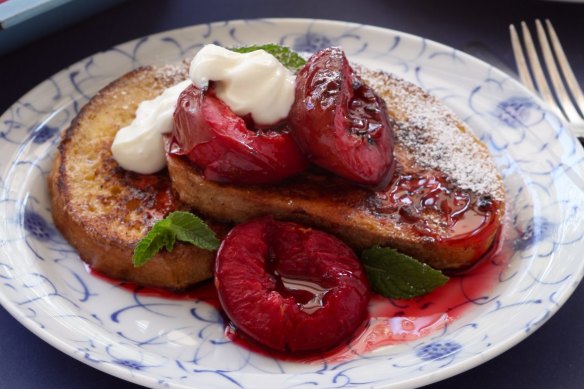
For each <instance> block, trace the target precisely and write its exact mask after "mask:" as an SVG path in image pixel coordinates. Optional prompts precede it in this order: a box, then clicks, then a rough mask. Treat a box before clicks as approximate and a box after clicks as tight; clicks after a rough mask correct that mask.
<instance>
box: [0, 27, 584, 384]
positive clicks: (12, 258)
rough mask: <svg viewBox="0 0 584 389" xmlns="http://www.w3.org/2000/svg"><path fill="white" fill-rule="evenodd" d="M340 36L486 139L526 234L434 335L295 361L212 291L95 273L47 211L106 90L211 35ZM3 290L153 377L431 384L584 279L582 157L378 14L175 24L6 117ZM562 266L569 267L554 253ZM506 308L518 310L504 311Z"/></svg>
mask: <svg viewBox="0 0 584 389" xmlns="http://www.w3.org/2000/svg"><path fill="white" fill-rule="evenodd" d="M211 42H213V43H218V44H221V45H225V46H235V45H241V44H249V43H267V42H279V43H282V44H286V45H289V46H291V47H293V48H294V49H297V50H301V51H313V50H317V49H320V48H322V47H324V46H329V45H340V46H342V47H343V48H344V49H345V51H346V52H347V54H348V56H349V57H350V58H351V60H353V61H355V62H359V63H362V64H364V65H367V66H370V67H374V68H381V69H385V70H387V71H392V72H395V73H397V74H398V75H400V76H402V77H403V78H405V79H407V80H410V81H412V82H414V83H416V84H418V85H420V86H422V87H424V88H426V89H427V90H428V91H430V92H431V93H433V94H434V95H435V96H437V97H438V98H439V99H441V100H443V101H444V102H445V103H446V104H447V105H448V106H450V107H451V108H452V110H453V111H455V112H456V113H457V114H458V115H459V116H460V117H462V118H463V119H464V120H465V121H466V123H467V124H469V126H470V127H471V128H472V129H473V131H474V132H475V133H476V135H477V136H478V137H480V138H481V139H482V140H483V141H484V142H485V143H486V144H487V145H488V147H489V148H490V150H491V152H492V154H493V156H494V158H495V161H496V163H497V166H498V168H499V169H500V172H501V174H502V176H503V179H504V182H505V186H506V196H507V202H508V205H509V208H510V209H511V210H512V212H511V214H510V219H511V220H509V222H508V224H509V226H510V228H511V229H513V230H514V231H516V235H517V239H516V241H515V242H514V244H513V245H512V246H513V251H512V252H511V254H510V255H511V259H510V261H509V263H508V266H506V267H505V269H504V270H502V271H501V273H500V274H499V278H498V282H497V284H496V285H495V286H494V287H493V289H492V291H490V292H489V295H488V296H483V297H482V298H481V299H476V300H469V304H472V308H471V309H469V310H467V311H466V312H465V314H464V315H463V316H462V317H461V318H459V319H458V320H455V321H453V322H450V323H448V324H447V325H446V326H445V327H444V328H443V329H441V330H440V331H437V332H436V333H431V334H429V335H428V336H427V337H424V338H420V339H417V340H413V341H410V342H404V343H401V344H399V345H393V346H387V347H383V348H381V349H378V350H376V351H375V352H372V353H366V354H363V355H355V357H354V358H352V359H350V360H345V361H336V362H330V361H329V362H325V361H322V362H318V361H317V362H315V363H311V364H299V363H294V362H289V361H281V360H275V359H272V358H270V357H268V356H264V355H259V354H256V353H254V352H252V351H249V350H247V349H244V348H241V347H239V346H237V345H236V344H234V343H232V342H230V341H229V340H228V339H226V338H225V336H224V323H223V319H222V317H221V315H220V314H219V313H218V312H217V311H216V310H215V309H214V308H213V307H211V306H209V305H208V304H206V303H205V302H202V301H196V300H194V301H176V300H165V299H162V298H157V297H153V296H145V295H141V294H140V293H131V292H128V291H127V290H124V289H122V288H120V287H119V286H117V285H112V284H110V283H107V282H103V281H102V280H100V279H99V278H96V277H93V276H92V275H90V274H89V273H88V272H87V271H86V270H85V268H84V265H83V264H82V263H81V261H80V260H79V258H78V256H77V254H76V252H75V251H74V250H73V249H72V248H71V247H70V246H69V245H68V244H67V242H66V241H64V240H63V238H62V237H61V236H60V234H59V233H58V232H57V230H56V229H55V227H54V225H53V224H52V221H51V212H50V201H49V195H48V192H47V188H46V179H47V174H48V172H49V170H50V167H51V163H52V160H53V158H54V155H55V151H56V145H57V144H58V141H59V137H58V136H57V134H58V133H59V132H60V131H62V130H63V129H65V128H66V127H67V126H68V124H69V123H70V122H71V120H72V119H73V118H74V117H75V115H76V114H77V112H78V111H79V109H80V107H81V106H82V105H83V104H84V103H85V102H86V101H87V100H88V99H89V98H90V97H91V96H93V95H94V94H95V93H96V92H97V91H98V90H99V89H100V88H101V87H103V86H105V85H106V84H107V83H108V82H110V81H112V80H114V79H115V78H117V77H119V76H120V75H122V74H123V73H125V72H127V71H129V70H131V69H133V68H135V67H137V66H140V65H145V64H153V63H170V62H175V61H179V60H181V59H184V58H190V57H192V56H193V54H194V53H195V52H196V51H197V50H198V49H199V48H200V47H201V46H202V45H204V44H205V43H211ZM0 150H1V155H2V157H1V158H0V189H1V190H2V196H1V197H0V207H1V210H0V212H1V213H2V214H3V215H4V219H3V222H2V224H1V226H0V230H1V231H0V237H1V238H0V239H1V242H0V279H1V280H2V286H1V287H0V301H1V302H2V304H3V306H4V307H5V308H6V309H7V310H8V311H9V312H10V313H11V314H12V315H14V316H15V317H16V318H17V319H18V320H19V321H21V322H22V323H23V324H24V325H25V326H26V327H27V328H29V329H30V330H31V331H33V332H34V333H36V334H37V335H38V336H40V337H41V338H43V339H44V340H46V341H47V342H49V343H51V344H53V345H54V346H55V347H57V348H59V349H60V350H62V351H64V352H65V353H67V354H69V355H71V356H73V357H75V358H77V359H79V360H81V361H83V362H85V363H87V364H89V365H91V366H94V367H96V368H98V369H101V370H103V371H105V372H108V373H111V374H114V375H116V376H119V377H122V378H125V379H127V380H130V381H133V382H137V383H140V384H142V385H146V386H151V387H169V388H185V387H204V388H212V387H220V388H259V387H268V386H269V387H273V388H275V387H287V388H292V387H295V388H297V387H314V386H322V387H360V386H364V387H378V386H383V387H392V386H403V384H404V382H406V381H407V382H408V385H424V384H428V383H431V382H433V381H436V380H438V379H442V378H445V377H448V376H450V375H452V374H456V373H458V372H460V371H463V370H465V369H468V368H471V367H473V366H475V365H477V364H478V363H481V362H482V361H484V360H487V359H489V358H492V357H494V356H496V355H497V354H499V353H501V352H503V351H504V350H506V349H507V348H509V347H511V346H512V345H514V344H515V343H516V342H517V341H518V340H520V339H521V338H523V337H525V336H527V335H528V334H529V333H531V332H533V330H534V329H535V328H537V327H538V326H540V325H541V324H542V323H544V322H545V321H546V320H547V319H548V318H549V317H551V315H552V314H553V313H554V312H555V311H556V310H557V309H558V308H559V307H560V306H561V305H562V303H563V302H564V301H565V300H566V299H567V298H568V297H569V295H570V294H571V293H572V291H573V290H574V289H575V288H576V286H577V285H578V283H579V281H580V280H581V278H582V276H583V269H584V263H583V262H582V261H581V260H580V255H579V253H581V252H582V250H583V248H584V243H583V240H582V234H583V232H582V231H584V217H582V204H584V194H583V192H582V190H581V188H582V187H584V182H583V180H582V177H583V171H582V169H583V167H582V166H583V164H582V160H583V159H584V154H583V153H582V151H581V149H580V147H578V145H577V143H576V141H575V139H574V137H572V136H571V135H570V134H568V132H567V131H566V129H565V128H563V127H562V125H561V122H560V121H559V120H558V119H557V118H556V117H555V116H553V115H552V114H550V113H549V112H547V111H546V110H545V108H543V107H542V105H541V103H540V101H539V100H538V99H537V98H536V97H535V96H533V95H531V94H530V93H529V92H527V91H526V90H525V89H524V88H522V87H521V86H520V85H519V84H517V83H516V82H515V81H514V80H512V79H510V78H509V77H508V76H506V75H504V74H502V73H501V72H499V71H497V70H495V69H493V68H491V67H489V66H487V65H486V64H484V63H482V62H480V61H478V60H476V59H474V58H472V57H469V56H467V55H465V54H463V53H460V52H458V51H456V50H454V49H452V48H449V47H446V46H443V45H440V44H437V43H434V42H430V41H427V40H425V39H422V38H418V37H415V36H411V35H408V34H403V33H399V32H396V31H391V30H386V29H380V28H376V27H371V26H365V25H357V24H350V23H343V22H332V21H322V20H300V19H268V20H247V21H230V22H223V23H215V24H208V25H200V26H194V27H189V28H185V29H181V30H174V31H169V32H164V33H161V34H157V35H152V36H149V37H145V38H142V39H138V40H135V41H132V42H128V43H125V44H122V45H119V46H117V47H114V48H112V49H111V50H109V51H106V52H102V53H98V54H95V55H94V56H91V57H89V58H86V59H85V60H82V61H80V62H78V63H76V64H73V65H72V66H71V67H69V68H68V69H66V70H63V71H62V72H60V73H58V74H56V75H55V76H53V77H51V78H50V79H48V80H46V81H45V82H43V83H42V84H40V85H39V86H38V87H36V88H35V89H33V90H32V91H31V92H29V93H28V94H27V95H25V96H24V97H22V98H21V99H20V100H19V101H17V102H16V103H15V104H14V105H13V106H12V107H11V108H10V109H9V110H8V111H7V112H6V113H4V114H3V115H2V116H1V117H0ZM558 263H561V266H558ZM510 315H512V316H513V317H514V320H513V321H510V320H506V319H507V318H508V317H509V316H510Z"/></svg>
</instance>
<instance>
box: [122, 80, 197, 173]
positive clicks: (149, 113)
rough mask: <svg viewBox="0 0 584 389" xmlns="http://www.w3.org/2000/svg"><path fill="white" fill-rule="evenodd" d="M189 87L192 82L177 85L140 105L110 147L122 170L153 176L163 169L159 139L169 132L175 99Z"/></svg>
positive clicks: (161, 141)
mask: <svg viewBox="0 0 584 389" xmlns="http://www.w3.org/2000/svg"><path fill="white" fill-rule="evenodd" d="M190 84H191V80H185V81H182V82H179V83H178V84H176V85H174V86H171V87H170V88H166V89H165V90H164V92H162V94H160V95H159V96H157V97H156V98H154V99H152V100H145V101H143V102H141V103H140V105H139V106H138V109H137V110H136V117H135V119H134V120H133V121H132V123H130V125H129V126H127V127H123V128H121V129H120V130H119V131H118V132H117V133H116V136H115V138H114V142H113V144H112V147H111V151H112V154H113V157H114V159H115V160H116V161H117V162H118V163H119V164H120V166H121V167H123V168H124V169H126V170H130V171H133V172H136V173H140V174H152V173H156V172H157V171H159V170H162V169H163V168H164V167H165V166H166V158H165V152H164V141H163V139H162V135H163V134H165V133H168V132H170V131H172V115H173V114H174V110H175V108H176V104H177V101H178V97H179V96H180V94H181V92H182V91H183V90H184V89H185V88H186V87H187V86H189V85H190Z"/></svg>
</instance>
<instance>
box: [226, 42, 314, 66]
mask: <svg viewBox="0 0 584 389" xmlns="http://www.w3.org/2000/svg"><path fill="white" fill-rule="evenodd" d="M231 50H232V51H235V52H236V53H251V52H252V51H256V50H265V51H267V52H268V53H270V54H272V55H273V56H274V57H276V59H277V60H278V61H280V63H281V64H282V65H284V66H285V67H287V68H288V69H290V70H291V71H293V72H296V71H298V69H300V68H301V67H302V66H304V64H305V63H306V60H305V59H304V58H302V57H301V56H300V55H298V54H297V53H295V52H294V51H292V50H290V49H289V48H287V47H284V46H280V45H276V44H273V43H270V44H267V45H253V46H245V47H236V48H232V49H231Z"/></svg>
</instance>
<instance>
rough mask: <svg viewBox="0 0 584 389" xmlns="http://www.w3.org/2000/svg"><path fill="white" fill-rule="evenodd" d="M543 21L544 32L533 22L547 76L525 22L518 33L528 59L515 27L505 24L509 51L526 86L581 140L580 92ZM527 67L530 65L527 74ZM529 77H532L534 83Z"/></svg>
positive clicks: (583, 99) (583, 103) (583, 97)
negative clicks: (509, 43) (507, 32)
mask: <svg viewBox="0 0 584 389" xmlns="http://www.w3.org/2000/svg"><path fill="white" fill-rule="evenodd" d="M545 24H546V28H547V34H546V31H545V30H544V27H543V25H542V23H541V21H540V20H539V19H537V20H536V21H535V27H536V30H537V36H538V40H539V45H540V49H541V54H542V56H543V59H544V62H545V65H546V69H547V75H548V77H546V73H545V70H544V69H543V68H542V66H541V62H540V60H539V56H538V54H537V50H536V48H535V44H534V43H533V39H532V38H531V34H530V33H529V28H528V27H527V24H526V23H525V22H521V33H522V36H523V41H524V46H525V50H526V52H527V58H528V59H529V61H527V60H526V59H525V56H524V55H523V49H522V47H521V42H520V39H519V34H518V33H517V30H516V29H515V26H514V25H510V26H509V31H510V33H511V44H512V46H513V54H514V55H515V62H516V63H517V70H518V72H519V77H520V79H521V82H522V83H523V84H524V85H525V86H526V87H527V88H529V89H531V90H532V91H533V92H535V93H539V95H540V96H541V97H542V98H543V99H544V101H545V102H546V103H548V105H549V106H550V107H551V108H552V109H553V110H554V111H555V113H556V114H558V115H559V117H561V118H564V119H565V120H566V121H567V124H568V128H569V129H570V130H571V131H572V133H573V134H574V135H576V136H577V137H578V138H580V140H581V141H582V140H583V139H582V138H584V94H583V93H582V89H580V85H579V84H578V80H577V79H576V76H574V72H573V71H572V68H571V67H570V64H569V63H568V59H567V58H566V54H565V53H564V49H563V48H562V45H561V44H560V40H559V39H558V35H557V34H556V31H555V29H554V27H553V26H552V24H551V23H550V21H549V20H547V19H546V21H545ZM548 36H549V40H548ZM550 40H551V47H550ZM552 48H553V52H552ZM558 66H559V69H558ZM529 68H531V73H530V70H529ZM560 72H561V73H560ZM532 77H533V79H535V86H534V83H533V81H532ZM547 78H549V80H551V83H552V86H553V89H552V88H550V86H549V84H548V81H547Z"/></svg>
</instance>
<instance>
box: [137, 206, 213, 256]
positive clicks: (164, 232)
mask: <svg viewBox="0 0 584 389" xmlns="http://www.w3.org/2000/svg"><path fill="white" fill-rule="evenodd" d="M177 240H179V241H181V242H187V243H191V244H194V245H195V246H197V247H199V248H202V249H205V250H209V251H212V250H216V249H217V248H218V247H219V239H217V237H216V236H215V233H214V232H213V231H212V230H211V229H210V228H209V226H207V224H205V222H204V221H203V220H201V219H199V218H198V217H197V216H195V215H193V214H192V213H189V212H182V211H176V212H172V213H171V214H169V215H168V216H167V217H166V218H164V219H162V220H159V221H158V222H156V224H154V225H153V226H152V228H151V229H150V231H149V232H148V234H146V236H145V237H144V238H142V239H141V240H140V241H139V242H138V244H137V245H136V247H135V248H134V255H133V256H132V263H133V264H134V266H135V267H139V266H142V265H144V264H145V263H146V262H148V261H149V260H150V259H152V257H154V256H155V255H156V254H157V253H158V252H159V251H160V250H162V248H165V249H166V250H167V251H172V249H173V248H174V245H175V243H176V241H177Z"/></svg>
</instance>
